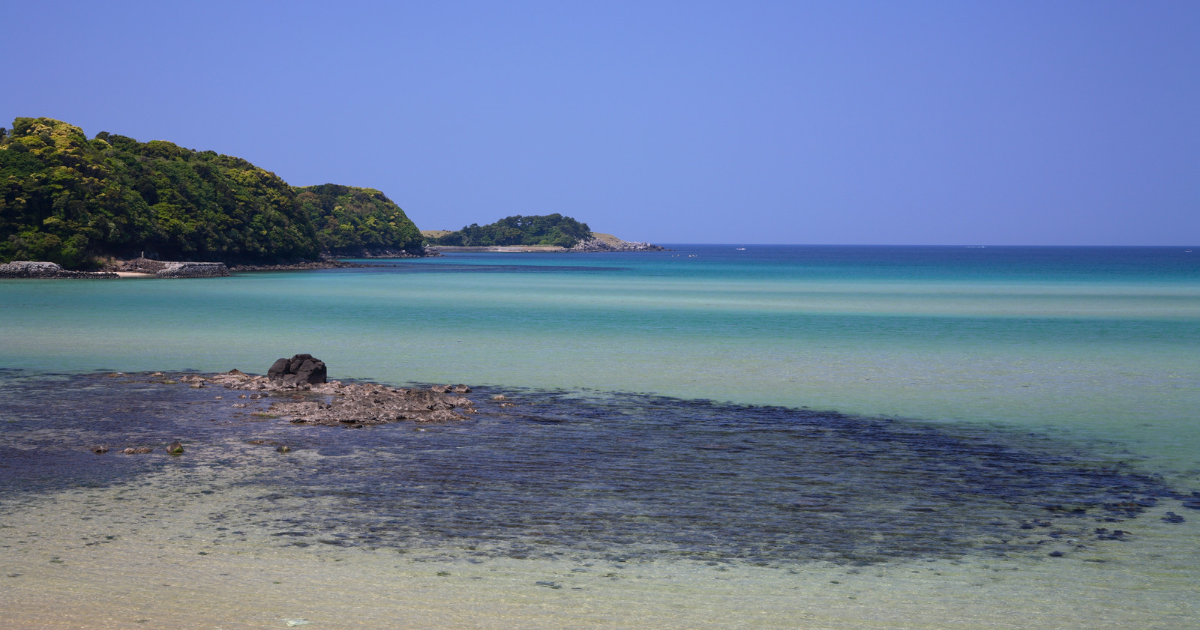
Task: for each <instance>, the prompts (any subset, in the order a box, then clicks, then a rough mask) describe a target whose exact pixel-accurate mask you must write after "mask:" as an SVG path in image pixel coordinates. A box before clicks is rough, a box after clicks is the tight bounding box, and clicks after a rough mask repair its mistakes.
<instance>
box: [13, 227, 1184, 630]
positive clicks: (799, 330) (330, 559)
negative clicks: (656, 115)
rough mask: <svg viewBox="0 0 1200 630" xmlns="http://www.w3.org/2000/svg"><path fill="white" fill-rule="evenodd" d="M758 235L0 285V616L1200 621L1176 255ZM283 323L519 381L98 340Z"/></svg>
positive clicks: (234, 348)
mask: <svg viewBox="0 0 1200 630" xmlns="http://www.w3.org/2000/svg"><path fill="white" fill-rule="evenodd" d="M754 249H755V248H748V250H749V251H747V252H735V251H734V250H733V249H732V247H696V248H691V249H688V250H681V251H677V252H664V253H661V254H628V255H596V256H590V255H588V256H573V255H572V256H568V255H505V254H497V255H457V256H453V257H451V256H447V257H445V258H442V259H426V260H419V261H404V262H401V263H384V264H383V265H381V266H380V267H378V268H373V269H366V270H332V271H324V272H312V273H274V274H246V275H242V276H236V277H234V278H228V279H214V280H195V281H154V280H146V281H117V282H110V283H101V282H50V281H6V282H3V283H0V298H2V299H0V339H3V343H2V344H0V367H7V368H10V369H9V370H8V371H6V372H4V374H3V376H4V382H5V383H6V385H5V386H3V387H0V402H3V405H2V406H0V409H2V411H0V416H2V418H0V420H2V422H0V481H3V485H2V486H0V488H2V490H0V503H3V508H4V509H2V510H0V514H2V515H3V516H0V565H2V566H0V572H2V573H3V575H15V576H16V577H8V578H4V579H5V580H6V582H5V584H6V588H5V591H6V592H7V593H11V595H10V597H11V600H10V601H11V604H10V605H7V606H0V615H5V616H0V622H5V624H6V625H14V626H17V627H20V626H22V625H24V626H29V627H145V626H144V625H140V624H139V621H138V620H139V619H145V620H146V621H145V622H144V623H151V624H152V625H154V624H157V625H160V626H171V625H175V626H178V625H181V624H182V625H187V626H193V627H222V628H235V627H284V624H285V623H286V621H287V620H288V619H293V620H294V619H298V618H299V617H304V618H305V619H306V620H308V621H312V622H313V624H314V625H319V626H323V627H378V626H379V625H380V624H383V625H399V626H405V625H418V624H420V625H428V620H430V619H436V620H437V623H435V624H434V625H438V626H447V627H491V626H512V625H521V626H529V627H541V626H548V627H561V626H564V625H584V626H595V627H628V626H629V625H638V624H641V625H657V626H663V627H730V626H739V627H740V626H746V627H931V628H933V627H998V628H999V627H1026V626H1030V625H1038V626H1051V627H1053V626H1072V627H1080V626H1082V627H1130V625H1133V624H1136V625H1139V626H1141V627H1163V628H1180V627H1197V624H1196V623H1195V619H1196V615H1195V613H1196V611H1195V609H1194V604H1193V603H1192V602H1194V601H1200V593H1198V592H1197V586H1196V585H1197V584H1198V583H1200V559H1198V558H1197V549H1198V548H1200V545H1197V543H1198V542H1200V534H1198V532H1197V526H1196V522H1197V521H1200V517H1198V516H1196V515H1198V514H1200V512H1197V511H1195V510H1193V509H1191V508H1189V507H1187V506H1188V505H1192V504H1193V503H1194V499H1193V498H1192V495H1191V493H1192V492H1194V491H1196V490H1200V470H1198V469H1200V456H1197V454H1196V453H1197V452H1200V450H1197V449H1198V447H1200V428H1197V426H1196V424H1195V412H1194V410H1195V409H1196V408H1197V403H1200V385H1198V384H1200V357H1198V354H1197V353H1196V349H1197V348H1200V343H1197V342H1198V341H1200V267H1198V266H1197V264H1196V262H1195V260H1194V259H1192V258H1190V257H1188V255H1185V254H1184V253H1183V252H1182V251H1178V252H1177V251H1175V250H1166V249H1094V250H1088V249H1078V248H1073V249H1069V248H1063V249H1053V248H1040V249H1039V248H1030V249H1020V248H1011V249H1008V248H1005V249H1000V250H993V249H992V248H988V249H987V250H966V249H961V250H959V249H953V248H762V249H763V250H764V251H759V252H755V251H754ZM294 352H312V353H314V354H316V355H318V356H320V357H322V358H323V359H325V360H326V361H327V362H328V363H329V364H330V366H331V376H332V377H334V378H348V377H358V378H369V379H376V380H379V381H382V382H389V383H393V384H404V383H413V382H418V383H419V382H467V383H470V384H472V385H473V386H479V385H483V386H484V387H482V388H479V389H477V391H476V393H475V394H473V396H474V397H475V398H476V400H480V401H484V400H486V399H487V397H488V395H490V394H491V393H492V392H497V391H502V392H504V393H506V394H508V395H510V396H514V397H515V399H516V400H517V401H518V403H519V404H518V406H517V407H513V408H499V407H495V406H492V405H491V404H490V403H486V402H484V403H482V405H481V410H482V411H481V413H480V414H478V415H476V416H473V417H472V418H471V419H470V420H468V421H467V422H463V423H459V424H454V425H441V426H429V427H424V428H425V429H426V430H425V431H417V430H415V429H416V427H414V426H413V425H410V424H400V425H391V426H385V427H374V428H368V429H361V430H350V429H340V428H323V427H301V426H294V425H291V424H288V423H281V422H280V421H279V420H277V419H271V418H264V417H255V416H250V415H249V413H250V412H252V411H254V410H255V408H256V407H253V406H252V407H250V408H246V409H235V408H233V407H232V404H234V403H235V402H248V401H245V400H238V399H234V398H231V396H236V393H232V394H230V393H229V392H227V391H214V390H210V389H200V390H193V389H190V388H187V387H184V386H181V385H163V384H156V383H151V382H149V380H150V379H148V378H146V377H144V376H138V377H131V378H107V377H100V376H95V375H91V374H90V373H91V372H92V371H94V370H102V369H103V370H124V371H134V370H158V369H199V370H224V369H229V368H231V367H239V368H242V369H244V370H247V371H260V372H261V371H265V369H266V367H267V366H268V365H269V364H270V362H271V361H272V360H273V359H274V358H275V357H277V356H282V355H288V354H291V353H294ZM48 372H59V373H61V375H60V376H52V375H48ZM639 392H641V393H639ZM215 396H223V398H222V399H219V400H218V399H216V398H215ZM710 400H711V401H720V402H709V401H710ZM253 404H254V405H259V406H262V405H264V404H265V403H258V402H255V403H253ZM177 438H178V439H183V440H184V441H185V443H186V444H187V452H186V453H185V455H184V456H182V457H178V458H173V457H169V456H167V455H165V454H164V453H163V452H162V448H163V447H164V446H165V444H166V443H167V442H169V441H170V440H172V439H177ZM96 443H107V444H110V445H111V446H114V447H116V446H120V447H124V446H136V445H151V446H155V447H156V452H155V453H152V454H151V455H147V456H125V455H118V454H116V453H112V452H110V453H109V454H107V455H103V456H96V455H93V454H92V453H91V452H90V451H89V450H88V449H87V447H89V446H91V445H93V444H96ZM277 443H288V444H289V445H291V446H292V447H293V448H294V449H295V450H293V452H291V453H288V454H285V455H284V454H279V453H277V452H276V451H275V450H274V447H275V445H276V444H277ZM1168 513H1170V514H1168ZM1172 515H1174V517H1172ZM1177 517H1183V522H1177V521H1178V520H1179V519H1178V518H1177ZM1118 531H1120V532H1121V533H1120V534H1117V533H1116V532H1118ZM1051 553H1058V554H1061V555H1057V556H1051V555H1050V554H1051ZM168 585H170V586H168ZM212 601H221V602H223V604H222V605H221V606H217V607H214V606H212V605H211V602H212ZM96 610H105V611H107V612H105V613H103V614H96V613H95V612H94V611H96Z"/></svg>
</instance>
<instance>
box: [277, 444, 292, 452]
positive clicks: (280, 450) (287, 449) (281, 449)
mask: <svg viewBox="0 0 1200 630" xmlns="http://www.w3.org/2000/svg"><path fill="white" fill-rule="evenodd" d="M275 450H277V451H279V452H280V453H291V452H292V449H291V448H290V447H289V446H288V445H287V444H284V445H282V446H280V447H279V448H277V449H275Z"/></svg>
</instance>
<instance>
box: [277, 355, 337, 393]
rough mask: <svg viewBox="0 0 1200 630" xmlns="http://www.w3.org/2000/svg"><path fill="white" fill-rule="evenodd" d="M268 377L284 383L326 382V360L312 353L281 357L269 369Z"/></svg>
mask: <svg viewBox="0 0 1200 630" xmlns="http://www.w3.org/2000/svg"><path fill="white" fill-rule="evenodd" d="M267 378H269V379H271V380H272V381H279V382H281V383H283V384H284V385H289V386H290V385H299V384H301V383H311V384H313V385H316V384H318V383H324V382H325V362H324V361H322V360H320V359H318V358H316V357H314V356H313V355H311V354H297V355H295V356H293V357H292V358H290V359H279V360H278V361H276V362H275V363H274V364H273V365H272V366H271V369H269V370H267Z"/></svg>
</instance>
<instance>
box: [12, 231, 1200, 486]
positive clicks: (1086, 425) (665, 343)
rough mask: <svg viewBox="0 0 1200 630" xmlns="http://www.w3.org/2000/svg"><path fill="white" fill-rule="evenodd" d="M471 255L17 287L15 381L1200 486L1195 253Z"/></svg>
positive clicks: (726, 249) (774, 250) (715, 249)
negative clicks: (711, 437) (742, 435)
mask: <svg viewBox="0 0 1200 630" xmlns="http://www.w3.org/2000/svg"><path fill="white" fill-rule="evenodd" d="M677 250H678V251H674V252H663V253H638V254H598V255H585V256H572V255H537V256H534V255H516V254H457V255H453V256H446V257H444V258H436V259H425V260H419V261H400V262H398V263H395V264H393V265H391V266H386V267H382V266H381V267H380V268H378V269H371V270H330V271H320V272H309V273H292V272H289V273H256V274H243V275H239V276H237V277H234V278H231V279H215V280H195V281H188V282H169V281H159V280H141V281H118V282H103V283H94V284H91V283H81V282H65V283H64V282H49V281H45V282H37V281H22V282H7V283H5V284H4V285H3V287H2V288H0V291H2V297H3V300H2V302H0V338H3V339H4V343H3V345H2V346H0V365H3V366H5V367H10V368H23V369H32V370H50V371H63V372H81V371H89V370H125V371H133V370H158V369H197V370H201V371H216V370H227V369H230V368H233V367H238V368H241V369H243V370H250V371H265V369H266V367H267V366H268V365H269V360H270V359H271V358H273V357H276V356H281V355H290V354H292V353H293V352H300V351H305V352H311V353H313V354H316V355H317V356H320V357H322V358H324V359H325V360H326V361H327V363H328V364H329V365H331V366H332V370H333V372H332V374H333V375H334V376H336V377H340V378H346V377H353V378H368V379H375V380H378V381H382V382H389V383H396V384H399V383H407V382H443V381H445V382H449V381H454V382H467V383H470V384H473V385H483V384H487V385H501V386H521V387H537V388H557V387H563V388H570V389H577V388H592V389H597V390H602V391H626V392H653V393H657V394H662V395H668V396H676V397H681V398H706V399H713V400H719V401H733V402H739V403H752V404H775V405H786V406H796V407H798V406H808V407H812V408H820V409H833V410H837V411H841V412H846V413H855V414H866V415H887V416H898V417H908V418H916V419H922V420H953V421H968V422H999V423H1003V424H1009V425H1020V426H1035V427H1046V428H1051V429H1054V430H1064V431H1078V432H1079V434H1080V435H1081V436H1086V437H1088V438H1097V439H1106V440H1116V441H1118V442H1120V443H1121V444H1122V445H1123V447H1127V448H1130V449H1131V450H1133V451H1134V452H1136V453H1137V454H1138V455H1144V456H1148V457H1152V458H1154V459H1155V460H1156V461H1158V462H1160V463H1161V465H1163V466H1169V467H1171V468H1172V469H1194V468H1197V467H1200V455H1197V454H1198V453H1200V430H1197V429H1196V427H1195V424H1194V419H1195V417H1196V412H1195V410H1196V409H1200V352H1197V350H1198V349H1200V263H1198V262H1197V261H1198V260H1200V259H1198V258H1197V257H1196V255H1195V254H1190V253H1187V252H1185V251H1184V250H1183V249H1181V248H975V249H968V248H913V247H910V248H884V247H750V248H747V250H746V251H737V250H735V249H734V248H733V247H732V246H703V247H696V246H693V247H684V246H680V247H677Z"/></svg>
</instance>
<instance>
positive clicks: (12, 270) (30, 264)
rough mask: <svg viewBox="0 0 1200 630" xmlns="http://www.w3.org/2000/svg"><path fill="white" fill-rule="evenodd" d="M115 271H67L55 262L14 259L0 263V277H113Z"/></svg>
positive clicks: (103, 278) (115, 276)
mask: <svg viewBox="0 0 1200 630" xmlns="http://www.w3.org/2000/svg"><path fill="white" fill-rule="evenodd" d="M119 277H120V276H118V275H117V274H115V273H111V272H107V271H101V272H90V271H68V270H66V269H63V268H62V267H61V266H60V265H58V264H57V263H52V262H34V261H29V260H14V261H12V262H10V263H8V264H4V265H0V278H61V279H89V280H91V279H102V280H105V279H114V278H119Z"/></svg>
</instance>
